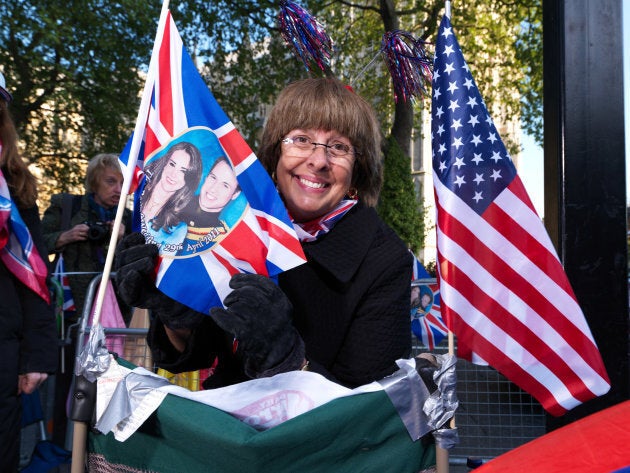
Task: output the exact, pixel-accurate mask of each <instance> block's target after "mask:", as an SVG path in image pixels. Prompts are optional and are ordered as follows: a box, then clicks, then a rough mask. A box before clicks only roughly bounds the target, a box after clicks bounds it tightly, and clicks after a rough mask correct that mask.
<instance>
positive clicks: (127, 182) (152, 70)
mask: <svg viewBox="0 0 630 473" xmlns="http://www.w3.org/2000/svg"><path fill="white" fill-rule="evenodd" d="M168 6H169V0H164V1H163V2H162V11H161V13H160V19H159V22H158V28H157V32H156V35H155V41H154V43H153V51H152V53H151V59H150V61H149V70H148V73H147V80H146V81H145V84H144V90H143V92H142V99H141V101H140V109H139V110H138V118H137V119H136V126H135V129H134V134H133V138H132V140H131V147H130V150H129V160H128V162H127V167H126V169H125V174H124V176H123V185H122V189H121V191H120V195H121V198H120V201H119V202H118V208H117V209H116V217H115V219H114V224H113V226H112V234H111V237H110V240H109V248H108V249H107V257H106V259H105V265H104V267H103V274H102V276H101V281H100V284H99V287H98V292H97V298H96V303H95V306H94V313H93V317H92V329H94V328H95V327H96V326H97V325H98V324H99V323H100V318H101V312H102V308H103V300H104V299H105V291H106V289H107V283H108V282H109V276H110V274H111V268H112V263H113V261H114V254H115V251H116V244H117V242H118V232H119V231H120V225H121V222H122V217H123V215H124V211H125V207H126V204H127V196H128V195H129V190H130V189H131V182H132V180H133V174H134V171H135V167H136V163H137V161H138V154H139V152H140V144H141V142H142V139H143V134H144V132H143V130H144V123H145V121H146V117H147V116H148V114H149V107H150V105H151V95H152V93H153V84H154V82H155V77H156V76H157V72H156V71H157V68H158V59H157V56H158V53H159V47H158V39H159V38H160V35H161V32H162V31H163V30H164V27H165V24H166V17H167V14H168ZM77 355H80V354H77ZM75 375H76V373H75ZM73 399H74V396H73ZM94 401H95V400H94ZM90 411H91V412H93V408H92V409H90ZM88 422H89V420H87V419H81V420H79V421H77V420H74V421H73V425H74V428H73V433H72V463H71V470H70V471H71V473H84V472H85V454H86V449H87V434H88Z"/></svg>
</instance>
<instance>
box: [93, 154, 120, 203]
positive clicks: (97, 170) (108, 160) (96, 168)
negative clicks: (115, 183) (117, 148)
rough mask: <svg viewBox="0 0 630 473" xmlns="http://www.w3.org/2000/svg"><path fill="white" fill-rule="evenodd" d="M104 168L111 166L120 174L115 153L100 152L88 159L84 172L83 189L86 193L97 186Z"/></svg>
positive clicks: (94, 189)
mask: <svg viewBox="0 0 630 473" xmlns="http://www.w3.org/2000/svg"><path fill="white" fill-rule="evenodd" d="M106 168H111V169H113V170H115V171H118V172H119V173H121V174H122V171H121V170H120V163H119V162H118V155H117V154H112V153H101V154H97V155H96V156H94V157H93V158H92V159H90V161H89V162H88V167H87V171H86V174H85V191H86V192H87V193H88V194H89V193H91V192H96V189H97V188H98V181H99V180H100V179H101V176H102V174H103V171H104V170H105V169H106Z"/></svg>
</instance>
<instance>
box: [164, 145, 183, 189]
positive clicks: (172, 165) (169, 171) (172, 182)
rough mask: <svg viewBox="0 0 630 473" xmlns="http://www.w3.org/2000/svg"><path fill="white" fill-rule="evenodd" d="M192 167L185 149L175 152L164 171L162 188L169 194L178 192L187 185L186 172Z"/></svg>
mask: <svg viewBox="0 0 630 473" xmlns="http://www.w3.org/2000/svg"><path fill="white" fill-rule="evenodd" d="M189 166H190V156H189V155H188V153H187V152H186V151H184V150H183V149H179V150H177V151H175V152H174V153H173V154H172V155H171V156H170V158H169V159H168V163H166V166H165V167H164V170H163V171H162V178H161V179H160V187H161V188H162V190H163V191H164V192H166V193H168V194H172V193H173V192H175V191H178V190H179V189H181V188H182V187H184V184H185V176H186V171H188V167H189Z"/></svg>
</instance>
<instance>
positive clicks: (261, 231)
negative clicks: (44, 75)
mask: <svg viewBox="0 0 630 473" xmlns="http://www.w3.org/2000/svg"><path fill="white" fill-rule="evenodd" d="M160 31H163V33H162V34H160V33H159V32H160ZM157 36H158V37H157V41H159V42H160V44H159V47H157V48H156V49H154V51H157V64H158V66H157V73H156V74H155V77H153V78H152V77H149V78H148V79H147V86H148V85H150V82H149V81H151V80H153V83H152V87H153V93H152V97H151V106H150V108H149V112H148V117H147V119H146V126H145V127H144V129H145V132H144V133H145V135H144V140H143V146H142V147H141V153H142V154H141V155H140V156H139V159H138V163H142V162H143V161H144V160H145V159H148V158H149V157H150V156H151V154H152V153H153V152H154V151H156V150H159V149H160V148H162V147H164V146H166V145H167V144H168V143H169V142H170V141H171V140H172V139H173V138H174V137H177V136H181V135H182V134H183V133H184V132H185V131H187V130H190V129H192V128H194V127H205V128H208V129H210V130H211V131H212V132H213V133H214V134H215V135H216V137H217V138H218V140H219V143H220V144H221V147H222V148H223V151H224V152H225V156H226V157H228V159H229V160H230V162H231V164H232V167H233V168H234V170H235V172H236V176H237V180H238V182H239V185H240V187H241V191H242V193H243V194H244V196H245V197H246V199H247V202H248V205H247V207H246V210H245V211H244V213H243V215H242V216H241V218H240V219H239V220H238V223H237V224H236V225H235V226H234V227H233V228H231V229H230V231H229V233H228V234H227V235H226V236H225V237H223V239H222V240H221V241H220V242H218V243H216V244H214V245H213V246H212V248H211V249H209V250H207V251H205V252H201V253H198V254H196V255H194V256H192V257H191V256H188V257H180V258H178V257H174V258H173V257H170V258H168V257H164V258H162V259H161V262H160V266H159V268H158V271H157V280H156V284H157V286H158V288H159V289H160V290H162V291H163V292H164V293H165V294H167V295H169V296H170V297H172V298H174V299H176V300H178V301H180V302H182V303H184V304H186V305H188V306H189V307H192V308H193V309H196V310H198V311H200V312H204V313H207V312H208V311H209V309H210V308H211V307H214V306H218V305H221V303H222V300H223V299H224V297H225V296H226V295H227V294H228V293H229V292H230V291H231V289H230V288H229V285H228V283H229V280H230V278H231V276H232V275H233V274H235V273H237V272H249V273H258V274H263V275H266V276H269V277H271V278H275V277H276V276H277V275H278V274H279V273H280V272H282V271H286V270H288V269H291V268H293V267H295V266H298V265H300V264H302V263H304V262H305V261H306V259H305V256H304V253H303V251H302V247H301V246H300V244H299V241H298V239H297V236H296V234H295V231H294V229H293V226H292V224H291V221H290V219H289V216H288V214H287V211H286V209H285V207H284V204H283V203H282V201H281V199H280V197H279V195H278V193H277V191H276V189H275V186H274V184H273V181H272V180H271V178H270V177H269V175H268V174H267V172H266V171H265V169H264V168H263V166H262V164H261V163H260V162H259V161H258V159H257V158H256V156H255V154H254V153H253V152H252V150H251V149H250V147H249V146H248V145H247V143H246V142H245V140H244V139H243V137H242V136H241V135H240V133H239V132H238V131H237V130H236V128H235V127H234V125H233V124H232V122H231V121H230V120H229V118H228V117H227V115H226V114H225V113H224V112H223V110H222V109H221V107H220V106H219V104H218V103H217V102H216V100H215V98H214V97H213V95H212V93H211V92H210V91H209V90H208V87H207V85H206V84H205V82H204V81H203V79H202V77H201V76H200V74H199V72H198V71H197V68H196V67H195V65H194V63H193V61H192V59H191V58H190V56H189V55H188V53H187V52H186V50H185V48H184V46H183V43H182V40H181V37H180V35H179V33H178V31H177V27H176V26H175V23H174V21H173V18H172V17H171V14H170V12H168V13H167V14H166V15H165V24H163V25H162V24H161V25H160V26H158V35H157ZM156 46H157V45H156ZM153 62H154V59H153V58H152V63H153ZM150 76H151V74H150ZM130 148H131V147H130V146H129V145H128V146H127V148H126V151H127V154H125V152H123V153H122V154H121V161H122V162H123V163H124V164H125V165H126V163H127V162H131V161H132V160H129V159H128V154H129V151H128V150H129V149H130ZM140 158H142V159H140ZM142 188H143V182H140V184H139V187H138V189H137V190H136V205H135V208H136V209H138V210H139V208H140V205H139V198H138V196H139V195H140V194H141V192H142ZM138 214H139V211H138V212H136V215H135V216H134V222H136V225H137V222H139V217H138ZM137 228H138V227H136V229H137Z"/></svg>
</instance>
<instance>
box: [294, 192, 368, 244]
mask: <svg viewBox="0 0 630 473" xmlns="http://www.w3.org/2000/svg"><path fill="white" fill-rule="evenodd" d="M357 202H358V201H357V200H353V199H348V200H342V201H341V202H339V204H338V205H337V207H335V209H334V210H333V211H332V212H329V213H327V214H326V215H324V216H323V217H321V218H318V219H316V220H311V221H310V222H305V223H297V222H293V228H294V229H295V233H297V236H298V238H299V240H300V241H301V242H306V241H315V240H317V239H318V238H319V237H321V236H322V235H325V234H326V233H328V232H329V231H330V230H332V228H333V227H334V226H335V223H337V222H338V221H339V220H341V217H343V216H344V215H345V214H346V213H347V212H348V210H350V209H351V208H352V207H354V206H355V205H356V203H357Z"/></svg>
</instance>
